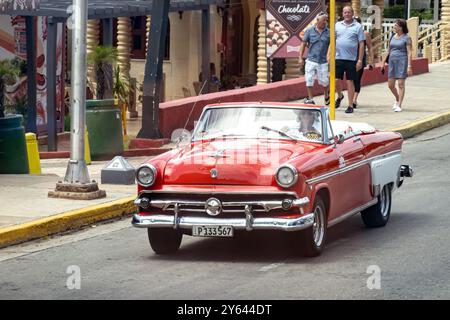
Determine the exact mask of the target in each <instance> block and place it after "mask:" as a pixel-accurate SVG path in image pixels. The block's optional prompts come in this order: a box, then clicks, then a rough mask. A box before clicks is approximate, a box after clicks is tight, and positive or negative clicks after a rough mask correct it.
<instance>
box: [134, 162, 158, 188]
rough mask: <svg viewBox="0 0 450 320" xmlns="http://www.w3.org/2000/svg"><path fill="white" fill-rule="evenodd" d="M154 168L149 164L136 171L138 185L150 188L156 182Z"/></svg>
mask: <svg viewBox="0 0 450 320" xmlns="http://www.w3.org/2000/svg"><path fill="white" fill-rule="evenodd" d="M156 172H157V171H156V168H155V167H154V166H153V165H151V164H144V165H142V166H141V167H140V168H139V169H138V170H137V171H136V179H137V181H138V183H139V184H140V185H142V186H144V187H151V186H152V185H154V184H155V181H156Z"/></svg>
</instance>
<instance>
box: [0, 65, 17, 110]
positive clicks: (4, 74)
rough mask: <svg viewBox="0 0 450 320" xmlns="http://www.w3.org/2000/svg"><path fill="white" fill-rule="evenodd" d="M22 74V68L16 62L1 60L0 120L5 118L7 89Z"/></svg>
mask: <svg viewBox="0 0 450 320" xmlns="http://www.w3.org/2000/svg"><path fill="white" fill-rule="evenodd" d="M19 74H20V68H19V66H18V65H17V63H15V62H14V60H8V59H4V60H0V118H4V117H5V87H6V85H8V84H13V83H14V82H15V81H16V79H17V76H18V75H19Z"/></svg>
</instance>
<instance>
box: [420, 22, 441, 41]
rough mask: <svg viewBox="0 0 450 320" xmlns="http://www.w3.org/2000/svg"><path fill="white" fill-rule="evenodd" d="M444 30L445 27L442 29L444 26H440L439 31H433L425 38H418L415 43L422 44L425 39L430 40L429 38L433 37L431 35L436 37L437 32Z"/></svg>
mask: <svg viewBox="0 0 450 320" xmlns="http://www.w3.org/2000/svg"><path fill="white" fill-rule="evenodd" d="M444 29H445V27H444V26H441V27H440V28H439V29H437V30H435V31H433V32H432V33H430V34H427V35H426V36H424V37H422V38H420V39H419V40H418V41H417V43H418V44H419V43H422V42H424V41H425V40H426V39H428V38H430V37H433V35H437V34H438V33H439V32H443V31H444Z"/></svg>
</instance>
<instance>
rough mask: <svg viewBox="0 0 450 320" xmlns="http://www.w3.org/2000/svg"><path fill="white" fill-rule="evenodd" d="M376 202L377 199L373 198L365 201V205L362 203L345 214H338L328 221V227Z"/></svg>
mask: <svg viewBox="0 0 450 320" xmlns="http://www.w3.org/2000/svg"><path fill="white" fill-rule="evenodd" d="M377 203H378V199H377V198H375V199H373V200H372V201H370V202H368V203H366V204H365V205H362V206H360V207H358V208H356V209H353V210H352V211H350V212H347V213H346V214H343V215H342V216H340V217H337V218H336V219H333V220H331V221H330V222H329V223H328V227H332V226H334V225H337V224H338V223H341V222H342V221H344V220H346V219H348V218H350V217H352V216H354V215H355V214H357V213H358V212H361V211H362V210H364V209H367V208H369V207H371V206H373V205H375V204H377Z"/></svg>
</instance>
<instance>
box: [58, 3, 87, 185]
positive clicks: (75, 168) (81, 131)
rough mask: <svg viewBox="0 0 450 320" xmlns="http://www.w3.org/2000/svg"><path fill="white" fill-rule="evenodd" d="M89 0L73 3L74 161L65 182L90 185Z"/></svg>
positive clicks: (71, 129) (72, 117)
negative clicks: (87, 136)
mask: <svg viewBox="0 0 450 320" xmlns="http://www.w3.org/2000/svg"><path fill="white" fill-rule="evenodd" d="M87 4H88V0H73V21H72V23H73V30H72V32H73V35H72V48H73V51H72V73H71V74H72V81H71V83H72V99H71V110H70V111H71V117H70V119H71V121H70V161H69V164H68V167H67V171H66V176H65V178H64V182H66V183H81V184H85V183H89V182H90V179H89V172H88V168H87V165H86V161H85V158H84V148H85V141H84V140H85V131H86V29H87V17H88V10H87Z"/></svg>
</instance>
